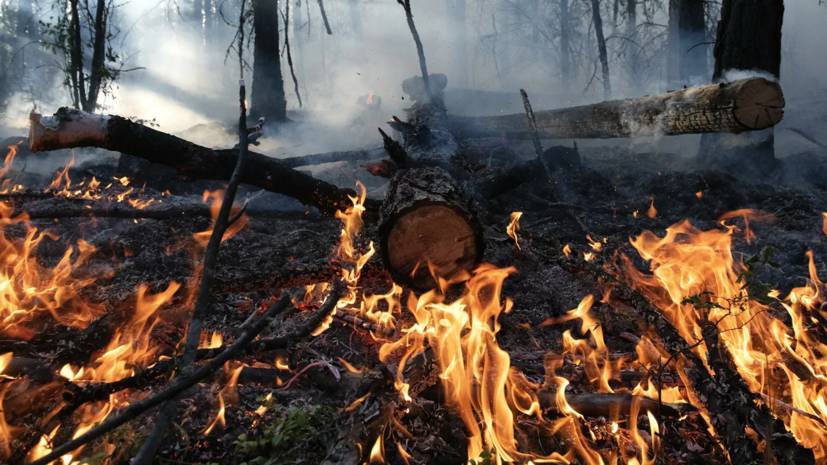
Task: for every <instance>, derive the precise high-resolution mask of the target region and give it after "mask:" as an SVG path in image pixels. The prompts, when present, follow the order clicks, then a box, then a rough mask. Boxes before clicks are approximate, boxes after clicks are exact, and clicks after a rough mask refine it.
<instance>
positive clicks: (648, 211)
mask: <svg viewBox="0 0 827 465" xmlns="http://www.w3.org/2000/svg"><path fill="white" fill-rule="evenodd" d="M646 216H647V217H648V218H649V219H654V218H655V217H656V216H658V210H657V208H655V198H654V197H650V198H649V208H648V209H646Z"/></svg>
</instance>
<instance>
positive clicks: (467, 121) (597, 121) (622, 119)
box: [449, 78, 784, 139]
mask: <svg viewBox="0 0 827 465" xmlns="http://www.w3.org/2000/svg"><path fill="white" fill-rule="evenodd" d="M535 117H536V123H537V129H538V131H539V132H540V135H541V136H542V137H547V138H563V139H569V138H571V139H578V138H592V139H600V138H612V137H636V136H652V135H658V134H664V135H679V134H698V133H710V132H732V133H738V132H744V131H754V130H760V129H766V128H769V127H772V126H774V125H776V124H778V123H779V122H780V121H781V119H782V118H783V117H784V94H783V92H782V90H781V86H780V85H778V83H776V82H772V81H769V80H767V79H763V78H752V79H744V80H740V81H734V82H729V83H721V84H709V85H705V86H700V87H690V88H686V89H682V90H677V91H673V92H668V93H666V94H661V95H655V96H646V97H639V98H633V99H626V100H612V101H607V102H601V103H596V104H592V105H583V106H578V107H571V108H562V109H558V110H547V111H538V112H535ZM449 125H450V127H451V131H452V132H453V133H454V134H455V135H457V136H458V137H484V136H502V135H503V134H505V135H508V136H515V137H531V128H530V127H529V124H528V123H527V122H526V118H525V115H524V114H513V115H502V116H485V117H459V116H450V117H449Z"/></svg>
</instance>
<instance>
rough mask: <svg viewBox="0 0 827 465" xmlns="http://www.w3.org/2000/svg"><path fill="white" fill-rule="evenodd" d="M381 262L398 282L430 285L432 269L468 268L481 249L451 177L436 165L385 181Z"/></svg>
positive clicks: (472, 219)
mask: <svg viewBox="0 0 827 465" xmlns="http://www.w3.org/2000/svg"><path fill="white" fill-rule="evenodd" d="M379 238H380V241H381V251H382V259H383V260H384V262H385V267H386V268H387V269H388V271H389V272H390V273H391V275H392V276H393V278H394V280H395V281H396V282H398V283H405V284H408V285H411V286H413V287H416V288H419V289H432V288H433V286H434V281H433V279H432V276H431V273H432V271H433V272H435V273H437V274H438V275H439V276H443V277H450V276H452V275H454V274H456V273H457V272H459V271H468V270H470V269H471V268H473V267H474V266H475V265H476V264H477V263H479V261H480V259H481V258H482V254H483V246H484V241H483V237H482V228H481V227H480V225H479V223H478V222H477V219H476V217H475V216H474V215H473V213H472V210H471V209H470V208H469V206H468V201H467V200H466V199H465V197H464V195H463V193H462V191H461V189H460V188H459V186H458V185H457V183H456V182H455V181H454V179H453V178H452V177H451V176H450V175H449V174H448V173H447V172H446V171H444V170H442V169H440V168H412V169H407V170H403V171H401V172H399V173H398V174H397V175H396V176H395V177H394V178H393V180H392V181H391V185H390V186H389V188H388V193H387V195H386V197H385V201H384V203H383V204H382V208H381V210H380V224H379Z"/></svg>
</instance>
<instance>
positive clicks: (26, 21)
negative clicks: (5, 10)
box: [17, 0, 37, 39]
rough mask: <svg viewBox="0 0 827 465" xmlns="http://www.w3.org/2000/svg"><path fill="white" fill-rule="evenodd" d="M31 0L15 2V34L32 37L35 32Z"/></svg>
mask: <svg viewBox="0 0 827 465" xmlns="http://www.w3.org/2000/svg"><path fill="white" fill-rule="evenodd" d="M32 3H33V0H18V2H17V36H18V37H26V38H29V39H31V38H33V37H35V35H36V34H37V22H36V21H35V19H34V5H32Z"/></svg>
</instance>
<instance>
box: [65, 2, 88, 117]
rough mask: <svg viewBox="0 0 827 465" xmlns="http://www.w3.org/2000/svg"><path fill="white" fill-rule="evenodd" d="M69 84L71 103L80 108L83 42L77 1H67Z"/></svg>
mask: <svg viewBox="0 0 827 465" xmlns="http://www.w3.org/2000/svg"><path fill="white" fill-rule="evenodd" d="M67 43H68V46H69V65H68V66H69V82H70V85H71V87H72V88H71V91H72V102H73V104H74V107H75V108H81V106H82V105H85V102H86V90H85V86H86V83H85V81H86V80H85V79H84V77H83V42H82V40H81V26H80V14H79V13H78V0H69V37H68V42H67Z"/></svg>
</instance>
